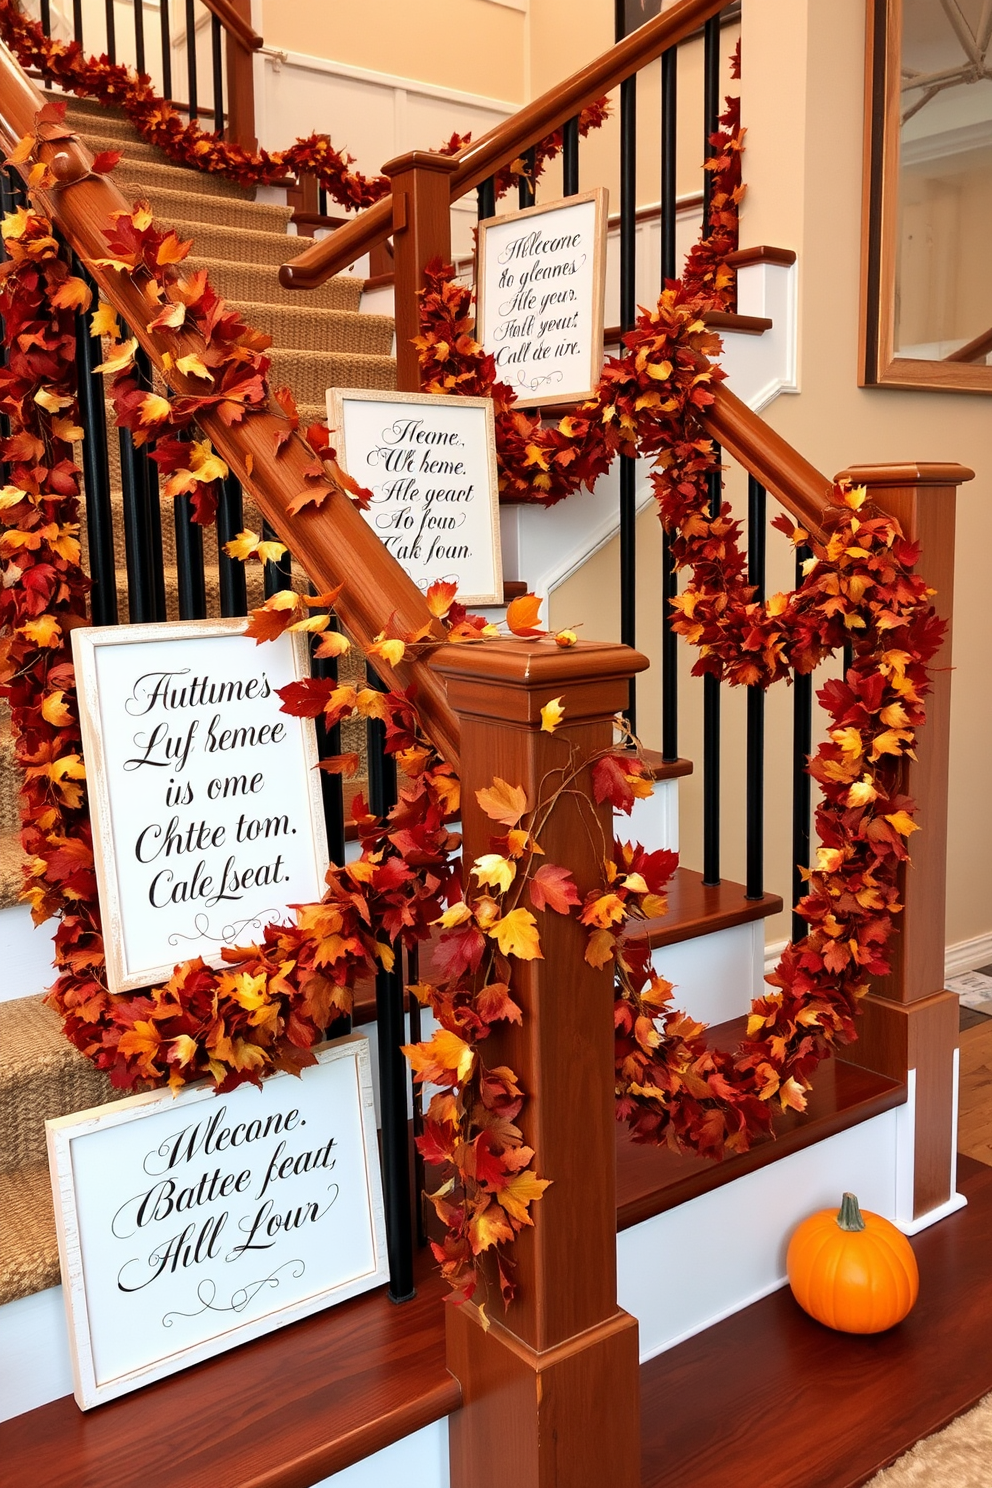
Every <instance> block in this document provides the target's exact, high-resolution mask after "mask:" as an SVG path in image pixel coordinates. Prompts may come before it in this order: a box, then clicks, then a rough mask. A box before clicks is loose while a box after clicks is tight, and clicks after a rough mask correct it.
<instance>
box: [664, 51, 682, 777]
mask: <svg viewBox="0 0 992 1488" xmlns="http://www.w3.org/2000/svg"><path fill="white" fill-rule="evenodd" d="M678 59H679V54H678V48H677V47H669V49H668V51H667V52H663V53H662V57H661V224H660V226H661V283H662V287H663V288H664V285H665V283H666V282H667V281H668V280H669V279H674V278H675V277H676V275H677V272H678V266H677V264H676V261H675V213H676V207H675V201H676V195H675V188H676V142H677V138H678V136H677V126H678V113H677V107H676V105H677V101H678V65H679V63H678ZM677 593H678V574H677V573H676V571H675V565H674V563H673V560H672V542H671V538H670V537H669V535H668V533H667V532H664V531H663V532H662V535H661V613H662V630H661V753H662V758H663V759H665V760H669V761H672V760H677V759H678V757H679V638H678V636H677V635H676V633H675V631H674V630H673V629H672V600H673V599H674V598H675V596H676V594H677Z"/></svg>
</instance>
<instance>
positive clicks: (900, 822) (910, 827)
mask: <svg viewBox="0 0 992 1488" xmlns="http://www.w3.org/2000/svg"><path fill="white" fill-rule="evenodd" d="M885 820H886V821H887V822H888V824H889V826H890V827H895V829H896V831H897V832H898V833H899V835H900V836H901V837H908V836H909V834H910V833H911V832H918V831H919V830H920V829H919V827H918V826H917V824H916V822H915V821H914V820H913V818H912V817H911V816H910V814H909V812H908V811H894V812H893V813H892V815H891V816H887V817H886V818H885Z"/></svg>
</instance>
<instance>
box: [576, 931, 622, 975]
mask: <svg viewBox="0 0 992 1488" xmlns="http://www.w3.org/2000/svg"><path fill="white" fill-rule="evenodd" d="M616 943H617V938H616V936H615V935H611V934H610V932H609V930H594V931H593V932H592V934H591V935H590V937H589V939H588V941H587V942H586V949H585V957H584V959H585V960H586V961H588V963H589V965H590V966H595V967H596V969H597V970H601V969H602V967H604V966H609V964H610V962H611V961H612V960H613V955H614V951H615V949H616Z"/></svg>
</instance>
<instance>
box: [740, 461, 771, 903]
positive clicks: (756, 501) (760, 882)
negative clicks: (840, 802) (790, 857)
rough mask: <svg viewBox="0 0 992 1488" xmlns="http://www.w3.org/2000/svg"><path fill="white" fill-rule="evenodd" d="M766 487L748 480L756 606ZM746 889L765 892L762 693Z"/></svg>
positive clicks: (754, 742)
mask: <svg viewBox="0 0 992 1488" xmlns="http://www.w3.org/2000/svg"><path fill="white" fill-rule="evenodd" d="M765 536H766V532H765V488H764V486H762V485H761V484H760V483H759V482H758V481H757V480H755V478H754V476H753V475H749V476H748V478H747V581H748V583H749V584H753V585H754V589H755V595H754V597H755V599H756V600H757V601H758V603H759V604H763V603H764V598H765ZM746 769H747V786H746V797H747V849H746V851H747V874H746V877H747V888H746V891H745V893H746V897H747V898H748V899H760V898H761V896H762V895H763V894H764V892H765V690H764V688H763V687H761V686H760V685H758V684H752V685H751V686H750V687H749V688H748V690H747V766H746Z"/></svg>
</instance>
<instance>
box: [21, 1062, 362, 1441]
mask: <svg viewBox="0 0 992 1488" xmlns="http://www.w3.org/2000/svg"><path fill="white" fill-rule="evenodd" d="M317 1060H318V1062H317V1064H316V1065H312V1066H310V1067H309V1068H307V1069H305V1070H304V1071H303V1074H302V1077H300V1078H297V1077H296V1076H294V1075H289V1074H279V1075H273V1076H272V1077H271V1079H268V1080H265V1081H264V1082H263V1083H262V1085H261V1087H260V1088H259V1087H257V1086H254V1085H240V1086H238V1088H237V1089H236V1090H233V1091H232V1092H231V1093H230V1094H229V1095H216V1094H215V1092H214V1087H213V1085H212V1083H210V1082H209V1081H208V1082H203V1083H199V1084H197V1085H195V1086H190V1087H188V1088H187V1089H185V1090H183V1091H181V1092H180V1094H179V1095H178V1096H173V1095H172V1094H171V1093H170V1092H169V1091H165V1092H161V1091H151V1092H149V1093H148V1094H146V1095H135V1096H130V1097H128V1098H127V1099H125V1100H122V1101H116V1102H113V1103H111V1104H109V1105H105V1106H97V1107H96V1108H94V1109H93V1110H90V1111H77V1112H75V1113H74V1114H73V1115H71V1116H60V1117H58V1118H57V1119H56V1120H53V1121H46V1122H45V1128H46V1133H47V1137H48V1160H49V1167H50V1170H51V1176H52V1188H53V1193H54V1200H55V1220H56V1228H57V1231H58V1242H59V1260H60V1262H61V1266H62V1282H63V1294H64V1298H65V1306H66V1315H67V1320H68V1325H69V1341H70V1349H71V1353H72V1364H73V1379H74V1393H75V1397H76V1402H77V1404H78V1405H79V1406H80V1408H81V1409H82V1410H88V1409H89V1408H90V1407H91V1406H94V1405H100V1404H102V1403H103V1402H104V1401H106V1400H113V1399H115V1398H116V1397H117V1396H119V1395H125V1394H127V1393H128V1391H130V1390H135V1389H138V1388H139V1386H141V1385H147V1384H151V1383H152V1381H153V1380H157V1379H161V1378H162V1377H163V1376H164V1375H167V1374H174V1373H175V1372H176V1371H177V1370H179V1369H186V1368H188V1367H189V1366H190V1365H192V1364H198V1363H199V1362H200V1361H201V1360H202V1359H209V1358H211V1357H212V1356H213V1355H214V1354H219V1353H223V1352H224V1351H225V1350H226V1349H229V1348H234V1347H236V1346H237V1345H238V1344H241V1343H247V1342H248V1341H249V1340H250V1339H252V1338H258V1337H260V1336H261V1335H262V1334H264V1333H271V1332H273V1331H274V1330H275V1329H276V1328H282V1327H285V1325H286V1324H287V1323H294V1322H296V1321H297V1320H298V1319H300V1318H304V1317H309V1316H310V1314H311V1313H314V1312H319V1311H320V1310H321V1309H322V1308H325V1307H330V1306H332V1305H333V1304H334V1303H336V1302H343V1301H344V1300H345V1299H346V1298H348V1297H353V1296H356V1295H357V1294H358V1293H359V1292H364V1291H368V1290H369V1289H370V1288H371V1287H374V1286H378V1285H379V1284H380V1283H381V1282H383V1281H385V1280H386V1279H387V1277H388V1265H387V1261H386V1238H385V1226H384V1222H383V1211H382V1188H381V1181H380V1176H379V1155H378V1147H377V1143H376V1126H375V1110H374V1105H373V1097H372V1077H371V1068H370V1060H369V1048H368V1040H367V1039H366V1038H365V1037H364V1036H363V1035H361V1034H350V1035H348V1036H347V1037H346V1038H343V1039H337V1040H335V1041H334V1042H333V1043H330V1044H324V1045H322V1046H320V1048H319V1049H318V1050H317ZM177 1424H179V1423H177Z"/></svg>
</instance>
